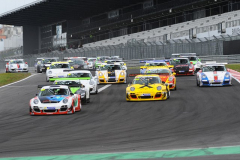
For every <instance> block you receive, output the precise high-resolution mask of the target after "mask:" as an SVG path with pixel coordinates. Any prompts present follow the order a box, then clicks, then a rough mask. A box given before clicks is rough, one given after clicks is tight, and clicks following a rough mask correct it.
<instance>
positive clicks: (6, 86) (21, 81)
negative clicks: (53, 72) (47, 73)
mask: <svg viewBox="0 0 240 160" xmlns="http://www.w3.org/2000/svg"><path fill="white" fill-rule="evenodd" d="M35 75H36V74H33V75H31V76H29V77H27V78H24V79H22V80H20V81H17V82H13V83H10V84H7V85H4V86H2V87H0V89H1V88H5V87H8V86H10V85H13V84H16V83H19V82H22V81H25V80H27V79H29V78H31V77H33V76H35Z"/></svg>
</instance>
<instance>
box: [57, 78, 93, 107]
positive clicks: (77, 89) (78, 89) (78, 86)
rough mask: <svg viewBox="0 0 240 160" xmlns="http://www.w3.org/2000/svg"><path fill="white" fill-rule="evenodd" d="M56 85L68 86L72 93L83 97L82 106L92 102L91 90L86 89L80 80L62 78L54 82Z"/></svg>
mask: <svg viewBox="0 0 240 160" xmlns="http://www.w3.org/2000/svg"><path fill="white" fill-rule="evenodd" d="M53 84H54V85H66V86H68V87H69V88H70V90H71V92H72V93H74V94H78V95H80V96H81V104H86V103H89V102H90V89H89V87H85V86H84V85H83V84H82V83H81V82H80V80H72V79H70V78H61V79H59V80H56V81H55V82H53Z"/></svg>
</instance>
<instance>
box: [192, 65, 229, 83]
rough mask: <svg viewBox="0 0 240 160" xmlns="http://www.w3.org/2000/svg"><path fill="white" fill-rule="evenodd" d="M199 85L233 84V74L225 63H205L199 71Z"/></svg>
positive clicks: (197, 79) (197, 78)
mask: <svg viewBox="0 0 240 160" xmlns="http://www.w3.org/2000/svg"><path fill="white" fill-rule="evenodd" d="M196 81H197V86H199V87H202V86H231V85H232V75H231V73H229V72H228V71H227V69H226V67H225V65H224V64H220V63H212V64H207V63H206V64H205V65H204V66H202V68H201V70H199V71H198V72H197V77H196Z"/></svg>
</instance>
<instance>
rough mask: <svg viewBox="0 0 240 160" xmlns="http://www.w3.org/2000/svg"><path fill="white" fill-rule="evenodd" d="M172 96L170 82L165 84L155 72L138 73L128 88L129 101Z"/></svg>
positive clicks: (160, 98)
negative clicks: (148, 73) (147, 73)
mask: <svg viewBox="0 0 240 160" xmlns="http://www.w3.org/2000/svg"><path fill="white" fill-rule="evenodd" d="M169 98H170V89H169V85H168V84H163V83H162V81H161V79H160V77H159V76H158V75H155V74H150V75H138V76H136V77H135V78H134V80H133V82H132V84H130V85H128V87H127V88H126V100H127V101H157V100H167V99H169Z"/></svg>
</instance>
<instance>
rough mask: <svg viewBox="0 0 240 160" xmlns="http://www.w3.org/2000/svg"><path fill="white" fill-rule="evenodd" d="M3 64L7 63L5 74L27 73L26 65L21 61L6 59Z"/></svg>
mask: <svg viewBox="0 0 240 160" xmlns="http://www.w3.org/2000/svg"><path fill="white" fill-rule="evenodd" d="M5 62H7V64H6V73H14V72H28V64H27V62H24V60H23V59H11V60H7V59H6V60H5Z"/></svg>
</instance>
